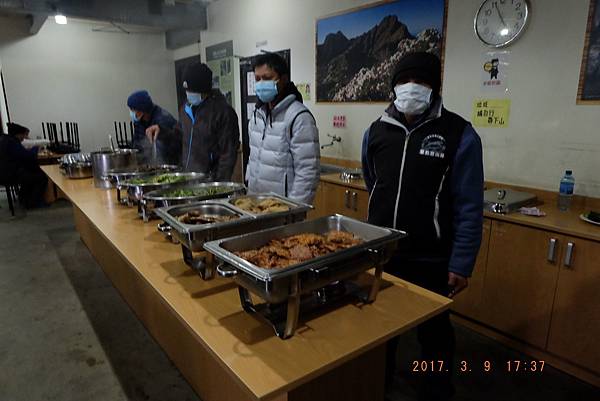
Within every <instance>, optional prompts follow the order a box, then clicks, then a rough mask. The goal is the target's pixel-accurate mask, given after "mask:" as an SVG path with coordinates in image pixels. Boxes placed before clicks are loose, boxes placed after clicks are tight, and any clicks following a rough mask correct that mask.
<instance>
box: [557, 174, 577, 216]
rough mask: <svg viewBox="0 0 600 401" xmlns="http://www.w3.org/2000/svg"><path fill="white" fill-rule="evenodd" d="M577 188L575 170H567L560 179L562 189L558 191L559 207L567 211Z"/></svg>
mask: <svg viewBox="0 0 600 401" xmlns="http://www.w3.org/2000/svg"><path fill="white" fill-rule="evenodd" d="M574 189H575V177H573V171H571V170H567V171H565V175H564V176H563V178H562V179H561V180H560V189H559V191H558V208H559V209H560V210H561V211H563V212H566V211H567V210H569V207H571V198H572V197H573V190H574Z"/></svg>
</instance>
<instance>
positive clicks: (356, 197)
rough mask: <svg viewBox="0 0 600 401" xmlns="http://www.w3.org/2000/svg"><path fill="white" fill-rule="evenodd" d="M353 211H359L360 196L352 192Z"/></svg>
mask: <svg viewBox="0 0 600 401" xmlns="http://www.w3.org/2000/svg"><path fill="white" fill-rule="evenodd" d="M352 210H354V211H355V212H357V211H358V194H357V193H356V192H352Z"/></svg>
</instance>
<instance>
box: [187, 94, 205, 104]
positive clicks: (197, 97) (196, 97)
mask: <svg viewBox="0 0 600 401" xmlns="http://www.w3.org/2000/svg"><path fill="white" fill-rule="evenodd" d="M185 94H186V96H187V101H188V103H189V104H191V105H192V106H199V105H200V103H202V101H203V99H202V95H201V94H199V93H195V92H187V91H186V92H185Z"/></svg>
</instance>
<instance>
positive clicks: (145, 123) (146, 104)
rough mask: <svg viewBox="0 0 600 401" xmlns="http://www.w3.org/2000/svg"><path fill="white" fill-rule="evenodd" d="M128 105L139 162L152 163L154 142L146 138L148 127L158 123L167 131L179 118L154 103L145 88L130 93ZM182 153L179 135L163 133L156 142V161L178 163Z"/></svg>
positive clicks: (159, 162) (134, 145)
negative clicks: (176, 118)
mask: <svg viewBox="0 0 600 401" xmlns="http://www.w3.org/2000/svg"><path fill="white" fill-rule="evenodd" d="M127 107H129V114H130V116H131V121H133V127H134V133H133V148H134V149H137V150H138V155H137V160H138V163H140V164H152V163H153V162H154V160H152V142H150V140H149V139H148V138H146V129H147V128H148V127H151V126H154V125H157V126H159V127H161V128H162V129H163V131H165V132H167V131H171V130H172V129H173V127H175V124H177V120H175V118H174V117H173V116H172V115H171V114H170V113H169V112H168V111H167V110H165V109H163V108H162V107H160V106H159V105H157V104H154V102H153V101H152V98H151V97H150V94H149V93H148V92H147V91H145V90H141V91H137V92H133V93H132V94H131V95H129V98H128V99H127ZM180 154H181V138H180V137H179V136H177V135H161V137H160V139H159V140H158V141H157V142H156V163H157V164H174V165H177V164H179V159H180Z"/></svg>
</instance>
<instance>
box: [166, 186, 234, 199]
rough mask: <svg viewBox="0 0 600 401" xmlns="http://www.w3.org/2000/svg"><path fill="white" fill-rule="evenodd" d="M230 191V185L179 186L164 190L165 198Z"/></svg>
mask: <svg viewBox="0 0 600 401" xmlns="http://www.w3.org/2000/svg"><path fill="white" fill-rule="evenodd" d="M229 191H231V188H230V187H207V188H181V189H174V190H172V191H168V192H165V193H164V194H163V195H162V196H164V197H166V198H189V197H194V196H212V195H218V194H222V193H225V192H229Z"/></svg>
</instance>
